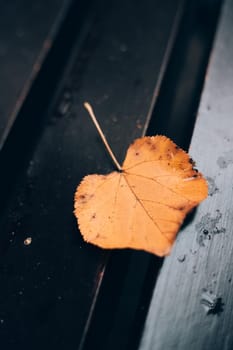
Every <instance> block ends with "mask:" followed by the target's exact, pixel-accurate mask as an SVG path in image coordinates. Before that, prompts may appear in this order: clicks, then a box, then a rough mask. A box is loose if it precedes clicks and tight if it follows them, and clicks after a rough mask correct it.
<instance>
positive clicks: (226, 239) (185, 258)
mask: <svg viewBox="0 0 233 350" xmlns="http://www.w3.org/2000/svg"><path fill="white" fill-rule="evenodd" d="M232 23H233V3H232V1H231V0H226V1H225V4H224V7H223V11H222V15H221V21H220V24H219V28H218V33H217V37H216V41H215V45H214V49H213V53H212V56H211V60H210V64H209V68H208V72H207V75H206V80H205V87H204V91H203V95H202V99H201V104H200V107H199V111H198V118H197V121H196V125H195V130H194V133H193V138H192V143H191V147H190V153H191V155H192V156H193V158H194V159H195V160H196V162H197V166H198V168H199V169H200V170H201V171H202V172H203V173H204V174H205V175H206V176H207V178H208V180H209V197H208V199H207V200H206V201H205V202H203V203H202V204H201V205H200V206H199V208H198V209H197V210H196V212H195V213H193V215H192V217H191V218H190V222H189V223H187V224H186V225H184V228H183V229H182V230H181V232H180V234H179V237H178V239H177V242H176V244H175V246H174V249H173V251H172V254H171V255H170V256H169V257H168V258H166V259H165V261H164V265H163V267H162V269H161V273H160V275H159V278H158V281H157V284H156V286H155V289H154V293H153V298H152V301H151V305H150V310H149V313H148V316H147V320H146V324H145V328H144V333H143V338H142V341H141V344H140V350H148V349H156V350H160V349H161V350H162V349H166V350H169V349H190V350H196V349H232V347H233V333H232V324H233V313H232V309H233V299H232V294H233V285H232V278H233V271H232V262H233V241H232V234H233V231H232V218H233V187H232V175H233V136H232V130H233V121H232V110H233V98H232V97H233V96H232V82H233V61H232V57H233V41H232Z"/></svg>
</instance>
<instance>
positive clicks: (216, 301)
mask: <svg viewBox="0 0 233 350" xmlns="http://www.w3.org/2000/svg"><path fill="white" fill-rule="evenodd" d="M201 304H202V306H203V307H204V310H205V311H206V314H218V313H220V312H222V311H223V305H224V304H223V303H222V298H220V297H218V296H217V295H216V294H214V293H213V291H212V290H211V291H207V290H206V291H203V293H202V295H201Z"/></svg>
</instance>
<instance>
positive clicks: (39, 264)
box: [0, 0, 182, 349]
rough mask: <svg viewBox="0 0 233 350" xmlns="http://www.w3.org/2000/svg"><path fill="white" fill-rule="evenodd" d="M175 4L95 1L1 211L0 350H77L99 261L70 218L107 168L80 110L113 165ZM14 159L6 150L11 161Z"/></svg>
mask: <svg viewBox="0 0 233 350" xmlns="http://www.w3.org/2000/svg"><path fill="white" fill-rule="evenodd" d="M180 3H182V1H179V0H177V1H173V2H172V3H171V2H170V1H169V0H166V1H150V0H146V1H144V2H143V4H142V3H141V2H140V1H137V2H135V1H133V0H132V1H127V2H126V3H125V1H123V0H121V1H117V2H115V1H110V2H109V1H103V2H102V5H101V6H99V2H98V1H97V2H96V7H97V10H96V16H95V19H94V20H93V22H92V23H91V29H90V35H89V36H88V38H86V40H85V42H84V43H83V45H82V50H81V51H80V41H79V38H78V40H77V43H76V47H75V49H74V55H73V57H72V58H71V60H70V63H69V64H70V66H67V70H66V74H67V75H66V78H65V79H64V80H62V78H63V77H61V80H62V82H61V85H60V86H59V88H58V91H57V94H58V99H57V100H56V103H55V106H53V108H52V110H51V109H50V110H49V114H48V116H47V119H46V122H45V123H44V128H43V130H42V131H41V133H38V135H37V137H38V142H37V144H36V147H34V148H32V154H31V158H30V162H28V163H27V164H26V167H25V169H24V172H23V173H22V174H21V176H18V178H17V181H16V183H15V184H14V186H12V188H11V191H12V192H11V194H9V196H8V201H7V203H6V205H5V208H4V210H2V212H1V217H0V232H1V236H0V248H1V250H0V284H1V295H0V320H1V321H0V339H1V344H2V345H4V348H7V349H14V348H15V347H16V344H17V346H18V347H22V348H24V349H41V348H44V349H48V348H52V349H53V348H56V349H64V348H66V347H68V348H69V349H76V348H77V345H78V344H79V342H80V340H81V337H82V334H83V330H84V327H85V324H86V320H87V318H88V315H89V313H90V309H91V307H92V305H93V299H94V298H95V295H96V293H97V291H98V285H99V283H100V281H101V276H102V275H103V265H104V263H105V261H106V256H107V254H108V253H106V252H104V251H102V250H100V249H98V248H96V247H93V246H91V245H87V244H85V243H84V242H83V240H82V238H81V236H80V235H79V233H78V230H77V224H76V220H75V219H74V216H73V213H72V211H73V195H74V191H75V188H76V185H77V184H78V182H79V181H80V180H81V178H82V177H83V176H84V175H86V174H87V173H93V172H108V171H109V170H112V169H113V167H112V163H111V161H110V160H109V158H108V156H107V155H106V153H105V149H104V147H103V145H102V143H101V141H100V140H99V137H98V135H97V133H96V130H95V129H94V127H93V125H92V123H91V122H90V120H89V118H88V116H87V113H86V111H85V110H84V109H83V102H84V101H85V100H89V101H90V102H91V103H93V105H94V106H95V107H96V108H95V109H96V113H97V116H98V119H99V120H100V123H101V125H102V127H103V130H104V131H105V133H106V134H107V137H108V139H109V141H110V143H111V145H112V147H113V149H114V151H115V153H116V154H117V156H118V158H119V160H122V159H123V156H124V153H125V150H126V148H127V147H128V144H129V143H130V142H131V141H132V139H133V138H135V137H136V136H139V135H140V134H141V133H142V129H143V126H144V124H145V123H146V118H147V115H148V110H149V109H150V104H151V100H152V98H153V95H154V89H155V86H156V85H157V81H158V78H159V77H160V76H161V73H160V72H161V67H162V66H163V65H164V57H165V56H166V55H167V52H168V51H167V48H168V46H169V45H170V44H171V36H172V35H173V29H174V25H175V22H176V18H177V12H178V10H179V6H180ZM97 5H98V6H97ZM161 28H162V29H161ZM145 38H146V39H145ZM167 59H168V57H167V56H166V60H167ZM68 68H69V69H68ZM41 93H42V94H44V93H46V89H44V91H41ZM38 108H39V107H38V105H34V104H32V105H31V115H33V116H34V117H35V115H36V116H38V118H34V119H33V121H34V122H35V124H34V125H33V130H34V129H36V126H37V125H38V124H37V123H38V120H40V119H41V118H45V117H46V116H45V115H44V114H45V112H44V114H43V115H42V114H41V115H38V113H37V109H38ZM29 112H30V110H29V111H27V113H29ZM34 113H35V115H34ZM25 135H26V134H24V133H23V131H22V137H24V136H25ZM32 145H34V144H30V143H28V145H27V147H28V149H29V150H30V148H31V147H33V146H32ZM17 154H18V153H17V145H16V144H15V153H14V154H13V158H14V159H16V158H17ZM22 160H23V159H22ZM12 161H13V159H12ZM27 237H31V238H32V243H31V245H29V246H25V245H24V240H25V238H27ZM12 330H14V332H12Z"/></svg>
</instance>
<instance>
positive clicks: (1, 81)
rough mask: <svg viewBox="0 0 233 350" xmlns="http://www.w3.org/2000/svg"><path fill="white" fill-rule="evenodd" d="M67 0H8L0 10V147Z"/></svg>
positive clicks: (48, 48)
mask: <svg viewBox="0 0 233 350" xmlns="http://www.w3.org/2000/svg"><path fill="white" fill-rule="evenodd" d="M70 4H71V0H48V1H44V2H39V3H37V2H33V1H29V0H23V1H22V0H9V1H5V2H3V3H2V4H1V11H0V32H1V39H0V67H1V73H0V96H1V99H0V149H1V148H2V146H3V143H4V140H5V139H6V137H7V135H8V134H9V131H10V129H11V126H12V124H13V123H14V120H15V118H16V116H17V114H18V112H19V110H20V108H21V107H22V105H23V103H24V101H25V99H26V96H27V94H28V92H29V90H30V88H31V86H32V84H33V82H34V80H35V79H36V77H37V75H38V73H39V71H40V68H41V66H42V64H43V62H44V60H45V58H46V56H47V54H48V52H49V51H50V48H51V46H52V45H53V42H54V40H55V37H56V35H57V31H58V29H59V27H60V25H61V23H62V21H63V20H64V17H65V15H66V12H67V10H68V8H69V6H70Z"/></svg>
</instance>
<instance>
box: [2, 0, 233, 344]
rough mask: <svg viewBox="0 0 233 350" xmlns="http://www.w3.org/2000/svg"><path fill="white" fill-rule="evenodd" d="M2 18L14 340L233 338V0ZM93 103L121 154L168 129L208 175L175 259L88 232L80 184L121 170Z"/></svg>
mask: <svg viewBox="0 0 233 350" xmlns="http://www.w3.org/2000/svg"><path fill="white" fill-rule="evenodd" d="M16 10H17V11H16ZM0 23H1V27H2V30H1V32H2V34H3V38H2V41H0V71H2V73H0V74H1V76H2V78H0V95H1V98H0V112H1V115H0V167H1V172H0V176H1V181H0V193H1V196H0V210H1V215H0V346H1V347H2V348H3V349H4V350H5V349H7V350H10V349H15V348H16V346H17V347H18V348H19V349H21V348H22V349H30V350H31V349H35V350H36V349H41V348H44V349H80V350H81V349H82V350H85V349H140V350H147V349H153V350H154V349H155V350H157V349H187V348H188V349H212V348H213V349H231V348H232V347H233V339H232V332H231V328H232V312H231V310H232V305H231V304H232V298H231V293H232V283H233V282H232V271H231V261H232V257H231V255H232V243H231V232H232V229H231V222H232V191H233V187H232V164H233V134H232V127H233V122H232V120H231V113H232V111H231V110H232V108H231V107H232V103H233V102H232V101H233V99H232V84H233V63H232V57H233V41H232V39H231V30H232V26H233V4H232V1H231V0H225V1H224V2H223V3H222V2H221V1H220V0H219V1H218V0H215V1H208V0H205V1H201V0H198V1H194V0H192V1H185V0H174V1H170V0H163V1H159V0H156V1H152V0H144V1H143V2H141V1H133V0H128V1H123V0H119V1H117V2H114V1H107V0H101V1H95V0H93V1H90V2H86V1H78V0H76V1H75V0H73V1H72V0H63V1H62V0H48V1H46V2H42V3H41V4H40V5H38V4H37V5H36V4H34V3H33V2H29V1H27V0H24V1H16V0H12V1H9V2H7V3H6V4H5V5H4V6H3V7H2V10H1V12H0ZM1 67H2V68H1ZM86 100H88V101H89V102H90V103H91V104H92V105H93V107H94V108H95V111H96V114H97V116H98V119H99V122H100V124H101V126H102V128H103V130H104V132H105V134H106V136H107V138H108V140H109V142H110V144H111V146H112V148H113V150H114V152H115V153H116V155H117V158H118V159H119V161H122V160H123V158H124V155H125V151H126V149H127V147H128V146H129V144H130V143H131V142H132V141H133V140H134V139H135V138H136V137H140V136H142V135H144V134H148V135H153V134H157V133H160V134H165V135H167V136H169V137H171V138H172V139H173V140H174V141H175V142H176V143H177V144H179V146H181V147H183V148H185V149H187V150H188V149H189V150H190V154H191V156H192V157H193V158H194V159H195V161H196V163H197V166H198V168H199V170H200V171H202V172H203V173H204V174H205V175H206V176H207V179H208V182H209V197H208V199H207V200H206V201H205V202H203V203H202V204H201V205H200V206H199V207H198V209H197V210H195V211H194V212H193V213H192V215H190V216H189V218H188V219H187V221H186V222H185V224H184V226H183V228H182V230H181V232H180V234H179V236H178V239H177V241H176V244H175V246H174V248H173V250H172V253H171V255H170V256H169V257H167V258H165V259H160V258H157V257H155V256H152V255H150V254H147V253H145V252H140V251H130V250H122V251H121V250H119V251H105V250H101V249H98V248H97V247H94V246H91V245H88V244H86V243H84V242H83V240H82V238H81V236H80V234H79V232H78V230H77V225H76V220H75V218H74V216H73V214H72V211H73V196H74V192H75V188H76V186H77V184H78V183H79V182H80V180H81V179H82V177H83V176H84V175H86V174H89V173H108V172H110V171H112V170H113V165H112V163H111V160H110V159H109V157H108V155H107V154H106V151H105V149H104V147H103V145H102V143H101V141H100V139H99V136H98V135H97V132H96V130H95V129H94V127H93V125H92V123H91V122H90V120H89V118H88V117H87V114H86V111H85V110H84V108H83V102H84V101H86ZM27 238H29V240H28V241H25V240H26V239H27ZM27 242H29V243H30V244H28V245H27Z"/></svg>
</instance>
